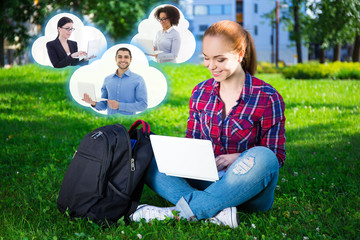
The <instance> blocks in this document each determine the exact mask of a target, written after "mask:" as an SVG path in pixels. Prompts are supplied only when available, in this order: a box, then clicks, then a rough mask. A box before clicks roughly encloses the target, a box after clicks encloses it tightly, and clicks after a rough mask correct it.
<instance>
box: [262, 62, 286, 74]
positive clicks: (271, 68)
mask: <svg viewBox="0 0 360 240" xmlns="http://www.w3.org/2000/svg"><path fill="white" fill-rule="evenodd" d="M283 68H284V63H283V62H279V68H276V66H275V63H269V62H262V61H260V62H258V64H257V73H280V72H281V69H283Z"/></svg>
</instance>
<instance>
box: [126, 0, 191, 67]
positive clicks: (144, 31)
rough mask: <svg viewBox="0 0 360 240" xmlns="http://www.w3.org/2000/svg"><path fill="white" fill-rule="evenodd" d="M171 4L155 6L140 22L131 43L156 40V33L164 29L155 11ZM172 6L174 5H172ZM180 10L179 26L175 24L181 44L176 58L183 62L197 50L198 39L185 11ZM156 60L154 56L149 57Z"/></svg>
mask: <svg viewBox="0 0 360 240" xmlns="http://www.w3.org/2000/svg"><path fill="white" fill-rule="evenodd" d="M164 6H169V4H165V5H160V6H157V7H156V8H154V9H153V10H152V11H151V13H150V14H149V17H148V18H147V19H145V20H143V21H141V22H140V24H139V26H138V33H137V34H136V35H135V36H134V37H133V38H132V40H131V42H130V43H131V44H133V45H136V46H139V47H140V43H139V39H150V40H153V41H154V40H155V36H156V33H157V32H158V31H161V30H162V27H161V24H160V23H159V22H158V20H157V19H156V18H155V16H154V13H155V12H156V10H157V9H158V8H160V7H164ZM171 6H172V5H171ZM174 7H175V6H174ZM178 10H179V12H180V19H179V24H178V25H177V26H173V27H174V28H175V29H176V30H177V31H178V32H179V34H180V38H181V45H180V51H179V55H178V57H177V58H176V62H177V63H182V62H185V61H187V60H189V59H190V58H191V57H192V55H193V54H194V52H195V48H196V41H195V37H194V35H193V34H192V33H191V32H190V31H189V29H188V28H189V22H188V21H187V20H186V19H185V17H184V15H183V13H182V12H181V11H180V9H178ZM149 59H152V60H154V58H152V57H151V58H149Z"/></svg>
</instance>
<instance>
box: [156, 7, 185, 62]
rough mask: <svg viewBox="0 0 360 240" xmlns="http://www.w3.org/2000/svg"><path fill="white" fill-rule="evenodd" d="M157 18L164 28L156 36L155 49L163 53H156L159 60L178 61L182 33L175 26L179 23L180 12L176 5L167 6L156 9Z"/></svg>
mask: <svg viewBox="0 0 360 240" xmlns="http://www.w3.org/2000/svg"><path fill="white" fill-rule="evenodd" d="M154 15H155V18H156V19H157V20H158V21H159V22H160V24H161V26H162V30H160V31H158V32H157V34H156V37H155V42H154V45H155V46H154V50H157V51H161V53H159V54H156V55H154V56H155V57H156V60H157V62H160V63H164V62H176V58H177V56H178V54H179V50H180V43H181V41H180V34H179V32H178V31H177V30H176V29H175V28H174V27H173V26H177V25H178V24H179V19H180V12H179V10H178V9H177V8H176V7H173V6H170V5H169V6H165V7H161V8H159V9H157V10H156V12H155V14H154Z"/></svg>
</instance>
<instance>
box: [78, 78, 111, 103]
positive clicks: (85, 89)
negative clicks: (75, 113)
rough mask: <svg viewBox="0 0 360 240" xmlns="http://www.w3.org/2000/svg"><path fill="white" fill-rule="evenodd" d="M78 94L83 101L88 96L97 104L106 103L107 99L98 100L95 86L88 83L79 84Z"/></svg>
mask: <svg viewBox="0 0 360 240" xmlns="http://www.w3.org/2000/svg"><path fill="white" fill-rule="evenodd" d="M78 93H79V96H80V98H81V99H83V98H84V94H85V93H86V94H88V95H89V97H90V98H91V99H92V100H94V101H95V102H99V101H106V100H107V99H105V98H97V97H96V94H95V85H94V84H93V83H88V82H78Z"/></svg>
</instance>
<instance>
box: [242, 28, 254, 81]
mask: <svg viewBox="0 0 360 240" xmlns="http://www.w3.org/2000/svg"><path fill="white" fill-rule="evenodd" d="M243 31H244V33H245V35H246V49H245V55H244V58H243V60H242V62H241V66H242V68H243V69H244V71H248V72H249V73H250V74H251V75H255V73H256V69H257V59H256V50H255V44H254V40H253V38H252V36H251V35H250V33H249V32H248V31H247V30H245V29H243Z"/></svg>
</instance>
